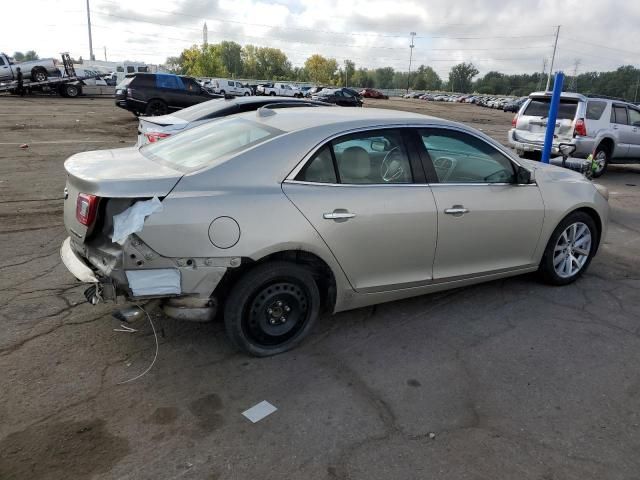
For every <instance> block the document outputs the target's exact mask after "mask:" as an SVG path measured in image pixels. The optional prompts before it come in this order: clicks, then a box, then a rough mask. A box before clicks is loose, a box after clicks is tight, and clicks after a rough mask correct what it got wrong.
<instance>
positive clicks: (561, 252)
mask: <svg viewBox="0 0 640 480" xmlns="http://www.w3.org/2000/svg"><path fill="white" fill-rule="evenodd" d="M590 253H591V230H589V227H588V226H587V225H585V224H584V223H582V222H576V223H572V224H571V225H569V226H568V227H567V228H566V229H565V230H564V232H562V234H561V235H560V237H558V241H557V242H556V246H555V248H554V250H553V268H554V270H555V272H556V273H557V274H558V276H559V277H561V278H569V277H573V276H574V275H576V274H577V273H578V272H580V270H582V267H584V265H585V263H586V262H587V260H588V259H589V254H590Z"/></svg>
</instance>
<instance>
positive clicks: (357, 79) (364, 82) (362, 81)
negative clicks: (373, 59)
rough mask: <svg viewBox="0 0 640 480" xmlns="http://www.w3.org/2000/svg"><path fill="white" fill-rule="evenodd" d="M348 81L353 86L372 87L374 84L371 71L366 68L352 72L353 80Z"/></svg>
mask: <svg viewBox="0 0 640 480" xmlns="http://www.w3.org/2000/svg"><path fill="white" fill-rule="evenodd" d="M349 83H350V84H351V85H353V86H354V87H362V88H373V87H375V86H376V82H375V79H374V76H373V72H371V71H370V70H367V69H366V68H359V69H357V70H356V71H355V72H353V80H349Z"/></svg>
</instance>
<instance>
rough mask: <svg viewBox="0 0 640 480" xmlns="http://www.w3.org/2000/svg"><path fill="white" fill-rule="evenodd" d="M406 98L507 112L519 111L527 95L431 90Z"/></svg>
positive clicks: (415, 93)
mask: <svg viewBox="0 0 640 480" xmlns="http://www.w3.org/2000/svg"><path fill="white" fill-rule="evenodd" d="M404 98H417V99H420V100H430V101H435V102H457V103H473V104H476V105H479V106H481V107H488V108H495V109H499V110H503V111H505V112H517V111H518V109H519V108H520V106H521V105H522V104H523V103H524V101H525V100H526V98H527V97H521V98H513V97H495V96H488V95H475V94H473V95H469V94H466V95H465V94H463V95H460V94H443V93H430V92H409V93H407V94H405V95H404Z"/></svg>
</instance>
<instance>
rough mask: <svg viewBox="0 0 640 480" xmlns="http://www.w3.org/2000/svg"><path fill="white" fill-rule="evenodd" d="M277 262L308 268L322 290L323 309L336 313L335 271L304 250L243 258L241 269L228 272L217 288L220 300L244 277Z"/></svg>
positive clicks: (281, 251) (288, 250) (289, 250)
mask: <svg viewBox="0 0 640 480" xmlns="http://www.w3.org/2000/svg"><path fill="white" fill-rule="evenodd" d="M275 261H285V262H290V263H294V264H296V265H304V266H306V267H308V268H309V269H310V270H311V272H312V274H313V277H314V279H315V281H316V283H317V285H318V288H319V290H320V298H321V303H322V306H323V308H325V309H326V310H328V311H331V312H333V311H334V309H335V306H336V294H337V288H338V287H337V279H336V275H335V273H334V271H333V269H332V268H331V267H330V266H329V264H328V263H327V262H326V261H325V260H324V259H322V258H321V257H320V256H319V255H317V254H315V253H312V252H310V251H308V250H302V249H296V250H293V249H284V250H278V251H275V252H272V253H269V254H266V255H264V256H262V257H260V258H258V259H254V258H249V257H242V261H241V263H240V266H239V267H237V268H234V269H229V270H227V274H225V276H224V277H223V279H222V281H221V282H220V284H219V285H218V286H217V287H216V293H217V294H218V296H219V298H220V297H221V298H220V299H224V298H226V297H228V293H229V291H230V290H231V288H232V287H233V286H234V285H235V283H236V282H237V281H238V280H239V279H240V278H241V277H242V276H244V275H246V274H247V273H249V272H250V271H251V270H253V269H254V268H256V267H257V266H259V265H264V264H265V263H269V262H275Z"/></svg>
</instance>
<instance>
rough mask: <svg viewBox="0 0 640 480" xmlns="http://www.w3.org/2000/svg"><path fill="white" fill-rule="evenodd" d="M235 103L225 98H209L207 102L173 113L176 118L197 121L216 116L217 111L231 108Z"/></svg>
mask: <svg viewBox="0 0 640 480" xmlns="http://www.w3.org/2000/svg"><path fill="white" fill-rule="evenodd" d="M232 105H233V104H232V103H231V102H229V101H228V100H225V99H223V98H216V99H215V100H208V101H206V102H202V103H197V104H196V105H193V106H192V107H189V108H183V109H182V110H178V111H177V112H175V113H172V114H171V115H172V116H173V117H176V118H181V119H182V120H186V121H187V122H195V121H196V120H202V119H203V118H211V117H212V116H215V113H216V112H218V111H220V110H224V109H226V108H229V107H230V106H232Z"/></svg>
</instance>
